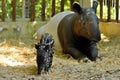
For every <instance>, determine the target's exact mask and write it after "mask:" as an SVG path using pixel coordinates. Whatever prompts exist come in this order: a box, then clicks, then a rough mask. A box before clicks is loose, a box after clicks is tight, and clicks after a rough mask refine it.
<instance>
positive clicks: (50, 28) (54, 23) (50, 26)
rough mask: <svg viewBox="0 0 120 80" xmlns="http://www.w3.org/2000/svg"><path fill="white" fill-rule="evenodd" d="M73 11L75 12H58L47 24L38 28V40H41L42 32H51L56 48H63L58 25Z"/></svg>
mask: <svg viewBox="0 0 120 80" xmlns="http://www.w3.org/2000/svg"><path fill="white" fill-rule="evenodd" d="M72 13H74V12H72V11H65V12H61V13H58V14H56V15H55V16H54V17H52V18H51V19H50V21H49V22H48V23H47V24H45V25H44V26H42V27H41V28H40V29H39V30H38V33H37V38H38V42H39V41H40V39H41V35H42V34H44V33H50V34H51V35H52V36H53V38H54V39H55V49H57V50H61V46H60V43H59V40H58V34H57V29H58V25H59V23H60V21H61V20H62V19H63V18H64V17H65V16H67V15H69V14H72Z"/></svg>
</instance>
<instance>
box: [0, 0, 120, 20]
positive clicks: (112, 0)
mask: <svg viewBox="0 0 120 80" xmlns="http://www.w3.org/2000/svg"><path fill="white" fill-rule="evenodd" d="M36 1H38V0H30V2H29V1H28V2H29V3H30V4H31V5H30V6H29V8H30V10H27V11H26V13H27V12H29V11H30V14H29V15H30V16H29V17H30V18H29V19H30V21H34V20H35V18H36V17H35V14H36V13H35V3H36ZM51 1H52V10H51V13H52V15H51V16H53V15H55V10H56V7H55V1H56V0H51ZM74 1H75V0H70V9H72V6H71V5H72V3H73V2H74ZM26 2H27V0H22V3H23V4H22V6H23V8H22V9H23V10H22V12H23V14H22V15H23V16H24V15H25V14H26V13H25V10H24V9H26V7H25V5H26ZM11 3H12V4H11V5H12V17H11V18H12V21H16V0H12V2H11ZM5 4H6V0H2V16H1V20H2V21H3V22H4V21H6V20H5V18H6V16H5V14H6V8H5ZM64 4H65V0H61V3H60V7H61V10H60V11H61V12H62V11H64ZM99 4H100V7H99V8H100V9H99V13H98V16H100V20H101V21H108V22H109V21H116V22H119V0H99ZM41 5H42V9H41V10H42V11H41V12H42V15H41V19H42V21H44V20H46V13H45V10H46V0H42V4H41ZM105 6H106V10H107V11H106V10H104V7H105ZM112 9H113V11H114V17H115V18H112V17H111V16H112V14H111V13H112V12H111V10H112ZM104 12H107V13H105V14H107V16H106V17H104V15H105V14H104ZM27 15H28V14H27Z"/></svg>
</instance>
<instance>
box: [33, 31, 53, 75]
mask: <svg viewBox="0 0 120 80" xmlns="http://www.w3.org/2000/svg"><path fill="white" fill-rule="evenodd" d="M35 48H36V50H37V57H36V63H37V68H38V71H37V73H38V74H41V72H42V70H43V69H44V72H45V74H49V70H50V68H51V65H52V59H53V54H54V39H53V37H52V35H50V34H49V33H45V34H43V35H42V37H41V40H40V42H39V43H37V44H35Z"/></svg>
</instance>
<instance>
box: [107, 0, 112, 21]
mask: <svg viewBox="0 0 120 80" xmlns="http://www.w3.org/2000/svg"><path fill="white" fill-rule="evenodd" d="M107 8H108V17H107V21H108V22H110V21H111V12H110V10H111V0H107Z"/></svg>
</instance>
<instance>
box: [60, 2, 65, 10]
mask: <svg viewBox="0 0 120 80" xmlns="http://www.w3.org/2000/svg"><path fill="white" fill-rule="evenodd" d="M60 11H61V12H62V11H64V0H61V10H60Z"/></svg>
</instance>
